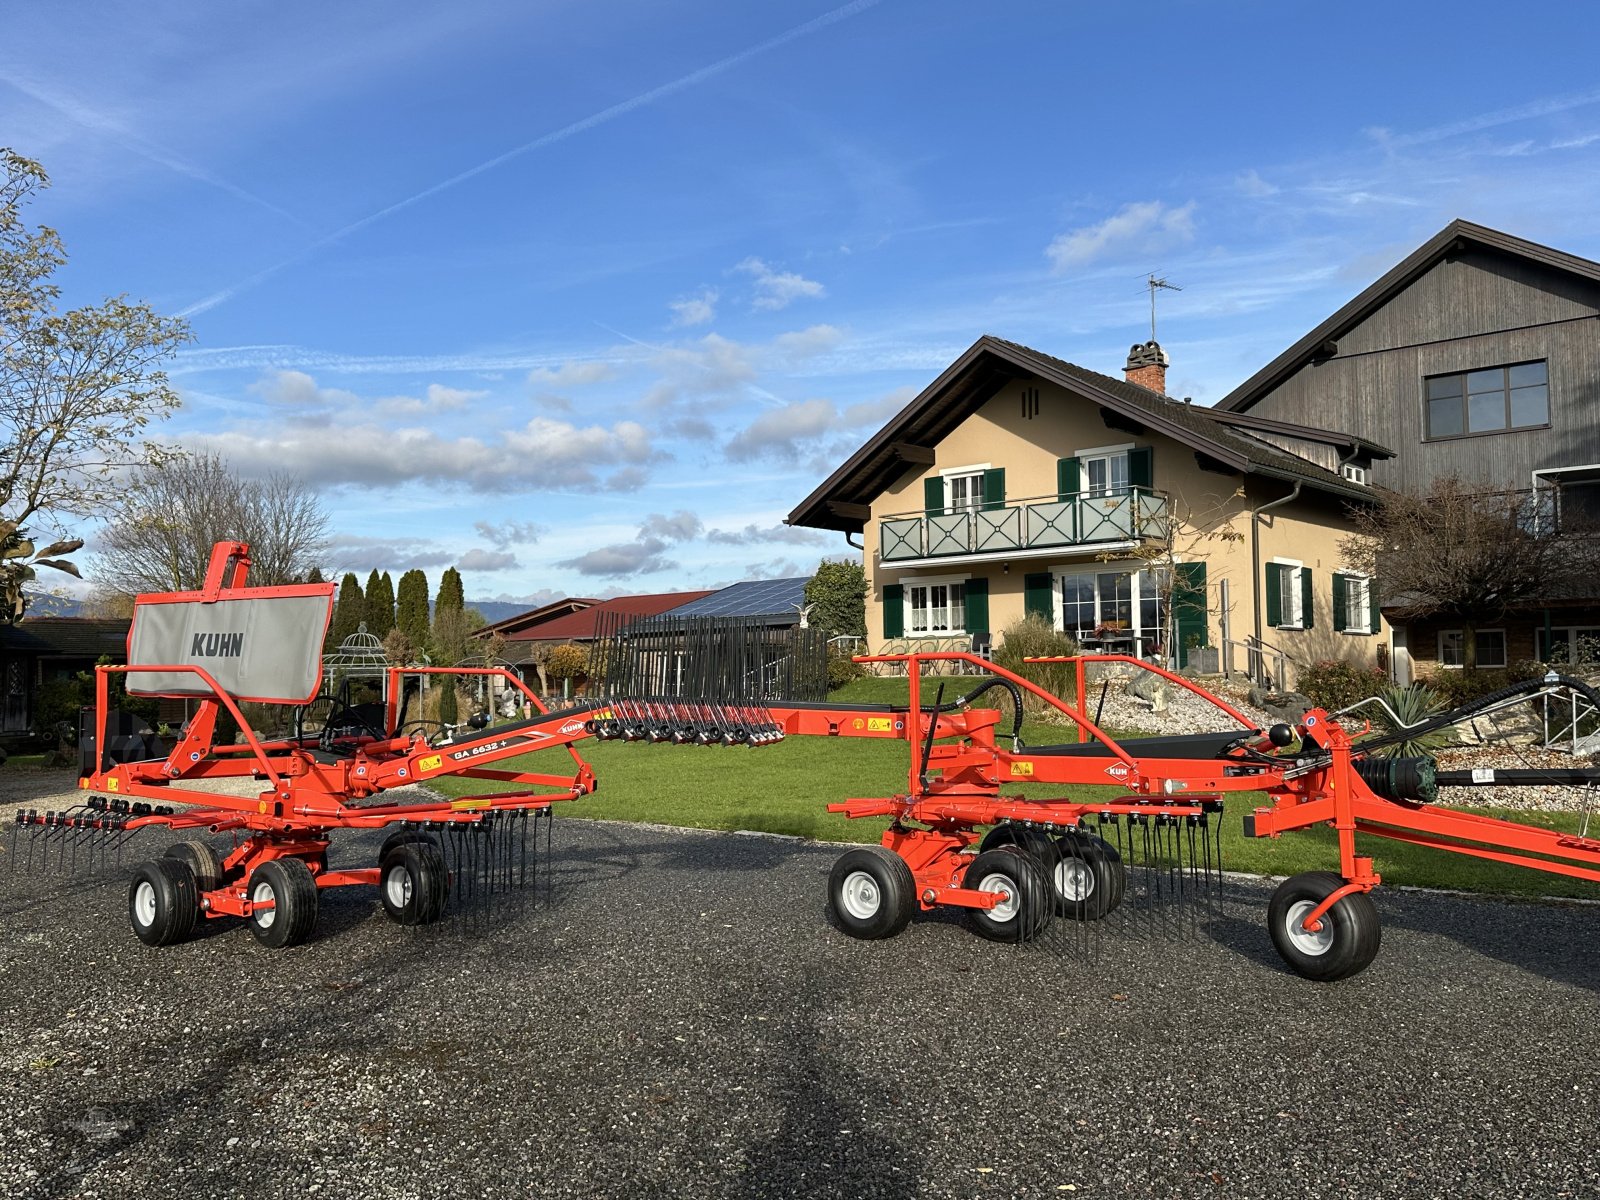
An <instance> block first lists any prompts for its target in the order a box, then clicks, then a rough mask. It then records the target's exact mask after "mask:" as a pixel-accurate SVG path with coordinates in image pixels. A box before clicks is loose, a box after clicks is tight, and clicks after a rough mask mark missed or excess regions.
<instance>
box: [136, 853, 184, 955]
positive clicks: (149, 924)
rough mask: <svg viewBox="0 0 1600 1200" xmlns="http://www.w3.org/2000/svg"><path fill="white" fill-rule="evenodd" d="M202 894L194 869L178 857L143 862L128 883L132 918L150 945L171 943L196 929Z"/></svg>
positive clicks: (143, 939) (143, 938)
mask: <svg viewBox="0 0 1600 1200" xmlns="http://www.w3.org/2000/svg"><path fill="white" fill-rule="evenodd" d="M199 915H200V894H199V892H197V891H196V890H195V880H194V871H193V870H191V869H190V867H189V864H188V863H186V862H182V861H180V860H179V859H176V858H158V859H155V860H154V861H152V862H147V863H142V864H141V865H140V866H139V867H138V868H137V869H136V870H135V871H134V873H133V881H132V882H131V883H130V884H129V885H128V920H129V921H130V922H131V923H132V925H133V932H134V933H135V934H137V935H138V937H139V940H140V941H141V942H143V943H144V944H145V945H147V946H170V945H172V944H173V943H174V942H181V941H183V940H184V939H185V938H187V937H188V936H189V935H190V934H191V933H193V932H194V923H195V920H196V918H198V917H199Z"/></svg>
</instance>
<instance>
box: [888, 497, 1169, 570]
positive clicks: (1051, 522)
mask: <svg viewBox="0 0 1600 1200" xmlns="http://www.w3.org/2000/svg"><path fill="white" fill-rule="evenodd" d="M1170 508H1171V502H1170V501H1169V499H1168V497H1167V495H1166V493H1164V492H1157V491H1152V490H1151V489H1149V488H1119V489H1117V490H1116V491H1115V492H1105V493H1099V494H1096V493H1091V492H1078V493H1076V494H1075V495H1071V496H1068V497H1067V498H1066V499H1062V498H1061V497H1059V496H1048V497H1045V496H1041V497H1039V498H1037V499H1032V500H1015V501H1011V502H1008V503H1006V504H1004V505H1001V506H997V507H994V508H990V507H988V506H987V505H985V506H983V507H980V508H957V509H949V510H946V511H945V512H943V513H928V512H917V513H892V514H890V515H888V516H886V517H884V518H883V520H882V521H881V522H880V523H879V544H878V557H879V560H880V561H882V562H886V563H893V562H903V561H907V560H910V559H922V558H956V557H960V556H962V555H971V554H1004V553H1006V552H1008V551H1017V550H1042V549H1048V548H1052V547H1058V546H1089V545H1096V544H1098V543H1102V542H1128V541H1147V540H1150V539H1158V538H1163V537H1165V536H1166V530H1167V516H1168V513H1169V511H1170Z"/></svg>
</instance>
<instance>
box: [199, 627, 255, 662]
mask: <svg viewBox="0 0 1600 1200" xmlns="http://www.w3.org/2000/svg"><path fill="white" fill-rule="evenodd" d="M243 653H244V634H242V633H197V634H195V635H194V641H193V642H192V643H191V644H190V646H189V656H190V657H191V658H238V657H239V656H240V655H241V654H243Z"/></svg>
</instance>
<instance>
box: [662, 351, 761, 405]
mask: <svg viewBox="0 0 1600 1200" xmlns="http://www.w3.org/2000/svg"><path fill="white" fill-rule="evenodd" d="M755 360H756V351H754V350H753V349H752V348H751V347H749V346H745V345H742V344H741V343H739V342H733V341H729V340H728V339H727V338H725V337H722V336H720V335H718V334H715V333H708V334H706V336H705V337H703V338H701V339H700V340H699V341H698V342H695V343H693V344H692V345H689V346H673V347H669V348H667V349H665V350H663V351H661V352H660V353H659V354H657V355H656V356H655V358H654V359H653V360H652V363H651V365H652V366H654V367H655V368H656V370H657V371H659V372H660V375H661V378H660V380H659V381H658V382H657V383H656V385H655V386H654V387H653V388H651V389H650V391H649V392H647V393H646V394H645V398H644V399H645V403H646V404H647V405H650V406H652V407H661V406H664V405H669V404H672V403H673V402H675V401H676V400H678V399H679V398H680V397H682V396H684V395H693V396H696V397H704V396H719V395H728V394H731V393H735V392H737V391H739V390H740V389H742V388H743V387H745V386H746V385H748V384H750V383H753V382H754V381H755V378H756V375H757V367H756V361H755Z"/></svg>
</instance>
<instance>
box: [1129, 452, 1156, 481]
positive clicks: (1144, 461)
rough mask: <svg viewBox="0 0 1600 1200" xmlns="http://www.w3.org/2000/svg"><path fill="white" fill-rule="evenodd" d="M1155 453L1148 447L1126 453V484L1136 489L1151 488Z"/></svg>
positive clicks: (1154, 475)
mask: <svg viewBox="0 0 1600 1200" xmlns="http://www.w3.org/2000/svg"><path fill="white" fill-rule="evenodd" d="M1155 456H1156V452H1155V451H1154V450H1152V449H1151V448H1150V447H1149V446H1139V447H1137V448H1135V449H1133V450H1129V451H1128V482H1129V483H1131V484H1132V485H1133V486H1134V487H1136V488H1152V487H1154V486H1155V477H1156V464H1155Z"/></svg>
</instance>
